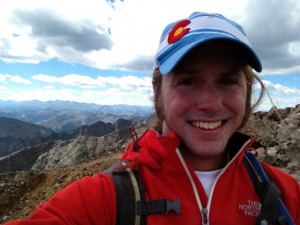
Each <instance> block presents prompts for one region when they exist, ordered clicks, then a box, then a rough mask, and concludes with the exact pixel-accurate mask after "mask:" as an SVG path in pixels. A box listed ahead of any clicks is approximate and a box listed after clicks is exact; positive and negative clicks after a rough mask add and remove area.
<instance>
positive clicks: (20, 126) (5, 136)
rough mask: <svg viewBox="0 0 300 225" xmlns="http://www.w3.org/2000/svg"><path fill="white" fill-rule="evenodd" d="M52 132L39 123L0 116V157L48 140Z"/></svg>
mask: <svg viewBox="0 0 300 225" xmlns="http://www.w3.org/2000/svg"><path fill="white" fill-rule="evenodd" d="M53 134H54V133H53V132H52V130H50V129H48V128H46V127H43V126H41V125H36V124H31V123H27V122H23V121H20V120H16V119H11V118H4V117H0V157H1V156H4V155H8V154H10V153H12V152H14V151H16V150H18V149H22V148H26V147H29V146H34V145H36V144H39V143H42V142H45V141H47V140H50V139H51V136H52V135H53Z"/></svg>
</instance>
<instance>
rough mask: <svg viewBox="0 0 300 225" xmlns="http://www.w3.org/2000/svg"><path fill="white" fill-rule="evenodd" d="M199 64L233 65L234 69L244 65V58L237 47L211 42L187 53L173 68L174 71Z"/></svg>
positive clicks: (227, 43)
mask: <svg viewBox="0 0 300 225" xmlns="http://www.w3.org/2000/svg"><path fill="white" fill-rule="evenodd" d="M199 62H206V63H210V64H214V63H219V62H222V63H223V64H231V65H233V64H234V65H235V66H236V67H243V66H245V65H246V59H245V56H244V55H243V52H242V51H241V50H240V49H239V47H238V46H236V45H234V44H232V43H229V42H224V41H211V42H208V43H206V44H203V45H200V46H197V47H195V48H194V49H192V50H191V51H190V52H188V54H187V55H185V56H184V57H183V59H182V60H181V61H180V62H179V64H178V65H177V66H176V67H175V70H176V68H178V67H182V66H184V65H186V64H193V63H199Z"/></svg>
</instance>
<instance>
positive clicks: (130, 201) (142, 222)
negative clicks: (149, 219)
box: [104, 161, 180, 225]
mask: <svg viewBox="0 0 300 225" xmlns="http://www.w3.org/2000/svg"><path fill="white" fill-rule="evenodd" d="M128 163H130V162H129V161H121V162H118V163H116V164H114V165H113V166H112V167H110V168H109V169H107V170H106V171H104V172H105V173H106V174H108V175H110V176H111V178H112V180H113V182H114V185H115V188H116V207H117V209H116V210H117V211H116V225H146V216H148V215H150V214H166V213H168V212H170V211H173V212H174V213H176V214H179V213H180V201H179V199H174V201H172V202H170V201H168V200H167V199H165V198H162V199H158V200H150V201H146V200H145V193H144V189H143V184H142V179H141V176H140V174H139V172H138V171H137V170H135V169H133V168H126V164H128Z"/></svg>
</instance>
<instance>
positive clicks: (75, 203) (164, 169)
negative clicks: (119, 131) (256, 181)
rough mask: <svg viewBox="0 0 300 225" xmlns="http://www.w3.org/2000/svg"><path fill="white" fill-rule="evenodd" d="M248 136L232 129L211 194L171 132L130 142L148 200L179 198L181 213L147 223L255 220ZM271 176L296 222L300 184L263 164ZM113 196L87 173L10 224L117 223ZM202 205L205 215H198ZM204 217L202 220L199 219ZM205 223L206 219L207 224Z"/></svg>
mask: <svg viewBox="0 0 300 225" xmlns="http://www.w3.org/2000/svg"><path fill="white" fill-rule="evenodd" d="M251 142H252V141H251V140H250V139H248V140H246V139H245V137H244V136H243V135H241V134H236V135H234V137H233V138H232V140H231V141H230V143H231V144H230V152H231V160H230V162H229V163H228V165H227V166H226V167H225V168H224V170H223V172H221V174H220V175H219V176H218V177H217V180H216V182H215V184H214V186H213V190H212V191H211V194H210V196H209V197H206V194H205V192H204V190H203V187H202V185H201V183H200V181H199V179H198V178H197V177H196V175H195V173H194V172H193V170H192V169H191V167H190V166H189V165H188V164H186V163H185V162H184V160H183V159H182V157H181V154H180V152H179V150H178V149H177V147H178V145H179V138H178V137H177V135H175V134H174V133H172V132H171V133H170V134H169V136H158V134H157V133H156V132H155V131H153V130H148V131H147V132H146V133H145V134H144V135H143V137H142V138H141V139H140V140H139V143H138V144H139V146H140V148H139V149H138V151H133V150H132V146H131V145H130V146H129V147H128V149H127V150H126V151H125V152H124V154H123V156H122V159H130V160H133V159H135V160H137V161H138V162H139V164H138V169H139V171H140V173H141V177H142V180H143V184H144V189H145V193H146V199H148V200H149V199H151V200H157V199H161V198H166V199H167V200H169V201H173V200H174V199H175V198H178V199H180V210H181V212H180V214H179V215H177V214H175V213H173V212H169V213H167V214H155V215H150V216H148V217H147V225H152V224H153V225H154V224H155V225H158V224H159V225H162V224H164V225H166V224H172V225H176V224H178V225H179V224H180V225H182V224H184V225H199V224H205V222H209V224H210V225H229V224H230V225H241V224H243V225H254V224H255V221H256V216H257V213H258V209H259V198H258V196H257V195H256V193H255V190H254V187H253V185H252V183H251V180H250V178H249V176H248V173H247V171H246V169H245V167H244V165H243V163H242V158H243V153H244V151H246V150H247V149H249V147H250V144H251ZM264 167H265V168H266V170H267V171H268V172H269V173H270V175H271V176H272V179H273V181H274V182H275V183H276V184H277V186H278V187H279V188H280V189H281V191H282V197H283V201H284V202H285V204H286V206H287V208H288V209H289V212H290V214H291V215H292V217H293V219H294V220H295V223H296V224H297V225H299V224H300V186H299V183H297V181H296V180H295V179H293V178H292V177H291V176H289V175H287V174H285V173H284V172H282V171H280V170H278V169H276V168H274V167H271V166H269V165H266V164H264ZM115 201H116V196H115V190H114V185H113V183H112V181H111V179H110V177H108V176H107V175H106V174H97V175H94V176H92V177H85V178H83V179H81V180H79V181H76V182H74V183H72V184H70V185H69V186H68V187H66V188H65V189H63V190H61V191H60V192H58V193H56V194H55V195H54V196H53V197H52V198H50V199H49V200H48V201H47V202H45V203H43V204H42V205H40V206H38V207H37V208H36V209H35V212H34V213H33V214H32V215H31V216H30V217H29V218H28V219H27V220H23V221H12V222H9V223H7V224H5V225H13V224H20V225H21V224H23V225H25V224H31V225H34V224H37V225H40V224H47V225H50V224H53V225H54V224H55V225H60V224H81V225H96V224H97V225H115V212H116V204H115ZM204 208H205V209H206V211H207V215H206V218H204V217H203V216H202V214H201V212H202V211H203V209H204ZM201 221H202V223H201ZM207 224H208V223H207Z"/></svg>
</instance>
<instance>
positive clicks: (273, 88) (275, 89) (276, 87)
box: [263, 80, 300, 103]
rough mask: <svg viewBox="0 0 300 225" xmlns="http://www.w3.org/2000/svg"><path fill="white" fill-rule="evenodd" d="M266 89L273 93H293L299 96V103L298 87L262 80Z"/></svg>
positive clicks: (299, 90) (299, 92)
mask: <svg viewBox="0 0 300 225" xmlns="http://www.w3.org/2000/svg"><path fill="white" fill-rule="evenodd" d="M263 83H264V84H265V86H266V88H267V90H268V91H270V92H271V93H273V94H294V95H298V96H299V99H298V100H299V103H300V89H297V88H290V87H288V86H285V85H282V84H273V83H272V82H270V81H268V80H263Z"/></svg>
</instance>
